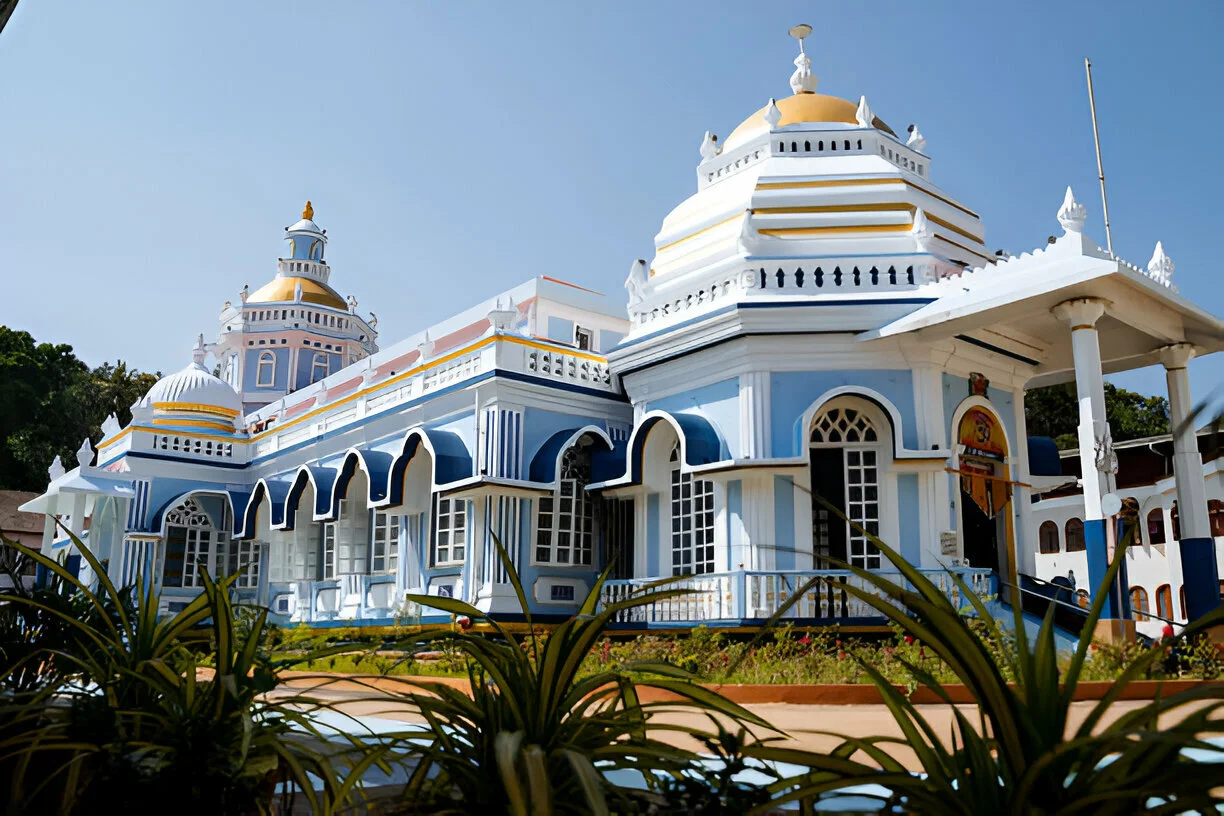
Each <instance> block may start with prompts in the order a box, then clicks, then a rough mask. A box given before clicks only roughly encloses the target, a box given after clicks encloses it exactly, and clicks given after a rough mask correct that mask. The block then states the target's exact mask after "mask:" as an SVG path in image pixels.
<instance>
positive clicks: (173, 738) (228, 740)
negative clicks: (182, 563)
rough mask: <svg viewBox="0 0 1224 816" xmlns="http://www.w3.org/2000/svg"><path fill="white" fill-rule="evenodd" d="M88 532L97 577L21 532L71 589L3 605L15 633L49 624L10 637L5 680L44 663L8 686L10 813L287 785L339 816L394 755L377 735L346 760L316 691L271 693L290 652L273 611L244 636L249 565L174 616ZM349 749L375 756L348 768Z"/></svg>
mask: <svg viewBox="0 0 1224 816" xmlns="http://www.w3.org/2000/svg"><path fill="white" fill-rule="evenodd" d="M70 535H71V534H70ZM73 541H74V543H75V545H76V546H77V549H78V550H79V551H80V553H81V555H82V558H84V559H85V560H86V562H87V563H88V564H89V566H90V567H91V568H92V570H93V574H94V576H95V581H96V586H95V587H91V586H87V585H86V584H85V583H83V582H81V581H80V580H79V579H78V578H77V576H75V575H73V574H71V573H69V572H68V571H67V570H66V569H65V568H64V566H63V565H61V564H60V563H58V562H57V561H55V560H54V559H51V558H48V557H47V556H45V555H43V554H41V553H38V552H37V551H33V550H30V549H28V548H25V547H23V546H22V545H20V544H16V543H14V542H5V544H6V545H7V546H11V547H14V548H16V549H17V550H18V551H20V552H21V553H22V554H23V556H25V557H27V558H32V559H34V560H36V561H37V562H38V563H39V564H40V565H41V566H43V567H45V568H46V569H47V570H48V571H49V572H50V573H51V574H52V575H53V576H55V580H56V581H57V582H58V584H59V585H60V586H61V588H62V590H63V591H62V592H61V593H60V596H64V597H59V596H57V597H56V598H50V597H47V596H46V595H45V594H39V593H20V592H17V593H10V594H7V595H5V596H4V597H3V600H4V603H2V604H0V616H3V617H4V618H5V619H6V620H7V623H6V624H5V625H4V626H3V627H0V630H3V631H4V632H5V633H6V635H5V636H6V638H7V637H10V636H11V635H12V633H14V632H17V633H20V630H21V628H22V627H23V626H26V625H27V624H29V623H30V622H39V625H42V626H45V627H46V631H45V632H44V633H43V635H42V636H40V639H38V640H37V641H35V642H33V643H32V644H31V643H30V642H29V638H26V640H25V641H23V642H21V643H20V646H21V648H20V649H18V650H12V649H5V648H0V654H2V655H3V661H2V662H0V680H3V679H7V678H10V677H12V676H13V675H14V674H15V673H17V672H22V673H25V674H29V673H30V672H31V671H33V672H35V673H39V674H40V681H39V682H29V680H28V678H26V680H25V683H24V685H23V686H22V687H21V688H20V689H14V690H11V691H9V692H8V693H7V694H4V695H3V696H0V779H2V780H3V786H2V789H3V790H4V791H5V792H6V801H5V802H4V803H3V807H5V808H6V809H7V811H8V812H14V813H24V812H49V813H65V814H89V813H113V812H122V811H124V810H129V809H130V810H132V811H133V812H138V811H143V810H150V809H155V810H160V809H165V808H167V807H173V809H174V810H175V812H177V813H220V812H224V813H259V812H267V811H269V809H270V808H271V807H272V802H273V794H274V793H275V790H276V788H277V786H278V785H280V786H282V787H283V788H285V789H286V790H294V791H296V795H300V796H302V797H303V798H304V799H305V801H306V802H307V804H309V806H310V807H311V808H312V809H313V812H316V813H325V812H328V811H329V810H330V808H331V807H332V805H333V804H334V803H336V802H340V801H342V800H343V799H344V798H345V797H346V796H348V795H349V794H350V793H351V792H352V790H353V787H354V786H355V785H356V780H357V778H358V777H359V776H360V773H361V772H363V771H364V770H365V769H366V768H368V767H369V765H371V764H373V763H374V762H377V761H378V760H379V756H380V754H379V751H378V750H377V746H365V745H362V746H360V747H361V748H362V751H361V752H360V756H358V757H357V758H356V759H355V760H352V761H350V760H349V758H344V757H341V758H337V757H336V756H335V755H334V754H335V751H334V749H332V748H331V747H330V746H329V744H328V743H327V742H326V739H325V735H323V734H321V733H320V732H319V731H318V730H317V729H316V726H315V725H314V723H313V722H312V719H311V713H312V712H313V711H314V710H317V709H318V708H319V707H320V704H319V703H318V702H316V701H315V700H313V699H310V698H305V697H298V696H296V695H292V694H288V695H279V696H276V697H275V698H270V697H269V696H268V692H270V691H272V690H273V689H274V688H275V687H276V685H277V683H278V681H277V678H276V672H277V670H278V669H279V668H281V665H280V664H279V663H278V662H274V661H272V660H270V659H269V658H268V657H267V656H265V655H264V654H262V653H261V651H260V648H259V646H260V643H261V641H262V639H263V637H264V627H265V623H266V616H267V610H261V611H258V612H256V614H255V616H254V619H253V621H252V622H251V623H250V624H249V625H247V626H244V627H243V633H242V634H241V635H239V633H238V632H237V623H236V614H235V607H234V604H233V603H232V601H231V599H230V584H231V583H232V581H233V580H234V578H233V576H231V577H229V578H226V579H222V580H219V581H215V580H213V578H212V577H211V576H209V575H208V574H207V572H206V571H204V572H202V576H203V582H204V586H203V589H202V591H201V593H200V594H199V595H198V596H197V597H196V598H194V599H193V600H191V601H190V602H189V603H188V604H187V605H186V607H185V608H184V609H183V610H182V611H180V612H178V613H176V614H174V615H170V616H163V617H159V616H158V597H157V596H156V595H155V594H154V593H152V592H148V591H146V590H145V587H144V585H143V582H141V583H139V584H138V585H137V587H136V588H135V590H136V591H135V593H134V596H135V597H134V600H133V599H132V598H131V597H129V593H128V591H127V590H120V589H118V588H116V587H115V586H114V585H113V583H112V582H111V581H110V579H109V578H108V577H107V576H106V572H105V569H104V568H103V567H102V565H101V564H99V563H98V562H97V560H96V559H95V558H94V556H93V555H92V554H91V553H90V552H89V549H88V548H87V547H86V546H84V545H83V544H82V543H81V542H80V541H79V540H77V539H76V538H75V536H73ZM64 598H67V600H64ZM5 645H6V646H7V645H8V644H7V643H6V644H5ZM314 656H315V657H317V656H318V655H317V654H316V655H314ZM204 665H206V666H207V669H203V668H202V666H204ZM346 762H347V763H349V764H353V765H357V766H359V767H356V768H354V769H353V772H352V773H348V774H347V775H346V774H345V772H344V767H343V766H344V764H345V763H346ZM316 781H318V782H321V783H322V786H323V795H322V796H320V795H318V793H316V791H315V786H316V785H315V783H316Z"/></svg>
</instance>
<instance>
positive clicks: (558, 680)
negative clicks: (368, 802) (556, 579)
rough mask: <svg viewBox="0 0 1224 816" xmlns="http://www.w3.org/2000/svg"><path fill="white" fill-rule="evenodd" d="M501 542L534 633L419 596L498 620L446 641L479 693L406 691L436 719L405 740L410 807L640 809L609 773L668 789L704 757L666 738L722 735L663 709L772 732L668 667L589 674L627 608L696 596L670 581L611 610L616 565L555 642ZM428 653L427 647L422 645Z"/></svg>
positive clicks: (406, 804) (444, 636)
mask: <svg viewBox="0 0 1224 816" xmlns="http://www.w3.org/2000/svg"><path fill="white" fill-rule="evenodd" d="M494 542H495V544H496V549H497V552H498V555H499V557H500V558H501V560H502V563H503V564H504V565H505V569H506V572H507V574H508V575H509V580H510V583H511V585H512V586H513V587H514V591H515V594H516V595H517V596H518V601H519V606H520V608H521V610H522V615H523V617H524V619H525V620H526V622H527V626H528V629H529V631H530V634H529V635H528V636H527V639H526V641H525V642H524V643H523V644H521V645H520V644H518V643H516V642H515V640H514V638H513V637H512V636H511V634H510V633H509V632H508V631H506V630H505V628H504V627H502V625H501V624H499V623H498V622H497V621H495V620H492V619H491V618H489V617H488V616H487V615H485V614H484V613H482V612H481V611H480V610H478V609H477V608H475V607H474V606H471V605H470V604H467V603H464V602H463V601H460V600H456V599H451V598H439V597H436V596H424V595H420V596H409V598H408V600H409V601H411V602H414V603H419V604H421V605H422V606H426V607H433V608H435V609H440V610H442V611H444V612H448V613H451V614H453V615H456V616H468V617H470V618H471V619H472V620H479V619H483V620H485V621H487V622H488V624H489V626H490V627H491V628H492V630H493V632H494V633H495V635H496V637H493V638H490V637H486V636H484V635H482V634H479V633H476V632H474V631H472V632H469V631H463V630H458V631H444V632H439V633H436V634H434V635H432V636H431V637H429V638H428V640H426V641H424V643H425V644H426V645H428V646H430V647H432V648H436V647H437V645H438V644H439V643H440V644H442V645H444V646H445V647H446V648H448V649H451V650H454V651H456V652H458V653H460V654H461V655H463V656H464V657H465V658H466V661H467V667H468V679H469V681H470V683H471V692H470V694H469V693H468V692H467V691H460V690H457V689H454V688H452V687H450V686H448V685H445V684H442V683H429V682H423V683H418V682H416V681H414V685H415V686H416V687H417V689H419V690H408V689H405V690H404V691H403V692H400V693H399V694H398V697H399V698H400V699H401V700H403V701H406V702H408V703H410V704H411V706H412V707H413V708H414V709H415V710H416V711H418V712H419V713H420V715H421V716H422V717H423V718H424V720H425V723H426V727H427V734H426V735H425V737H424V738H418V739H414V740H412V741H408V742H406V743H405V747H406V749H407V750H408V751H409V752H410V754H411V755H412V757H413V760H414V763H415V767H414V768H413V772H412V774H411V777H410V779H409V781H408V784H407V786H406V788H405V790H404V794H403V799H402V801H401V805H400V806H401V808H402V809H404V810H406V811H409V812H419V813H484V814H491V813H510V814H515V815H516V816H518V815H519V814H522V816H526V814H528V813H531V814H537V813H539V814H545V813H547V814H552V813H557V814H562V813H582V814H590V813H596V814H598V813H609V812H611V811H613V810H615V811H616V812H626V810H627V809H632V808H633V807H634V805H632V801H633V799H634V797H635V796H636V792H635V790H634V789H633V788H632V787H631V786H619V785H617V784H614V783H612V782H610V781H609V779H608V777H607V776H606V774H607V773H608V772H609V771H636V772H638V773H640V774H641V776H642V777H644V779H645V782H646V784H647V785H650V786H655V787H657V783H658V779H659V777H658V776H657V774H670V775H674V776H680V775H682V774H683V773H684V772H685V771H686V770H689V769H690V768H691V767H692V764H691V763H692V762H693V761H694V760H695V759H696V755H695V754H694V753H693V752H692V751H689V750H685V749H682V748H677V747H675V746H674V745H671V744H669V743H667V742H665V741H663V740H661V739H659V738H658V735H659V734H660V733H662V732H671V733H672V734H680V735H683V736H685V737H686V738H690V739H693V740H695V741H697V743H698V744H704V742H705V741H706V740H709V739H712V738H713V739H717V735H716V734H714V733H712V732H710V731H706V730H703V729H701V728H697V727H694V726H685V725H676V724H664V723H661V722H658V721H657V720H656V719H655V715H656V714H658V713H659V712H661V711H663V710H670V711H675V710H677V709H684V710H687V711H690V712H699V713H708V714H717V715H720V716H723V717H726V718H728V719H729V720H731V721H734V722H737V723H740V724H751V725H756V726H759V727H761V728H764V729H769V728H770V726H769V724H768V723H766V722H765V721H763V720H762V719H761V718H759V717H757V716H756V715H754V714H752V713H751V712H749V711H748V710H746V709H744V708H743V707H741V706H739V705H737V704H735V703H733V702H731V701H730V700H727V699H726V698H724V697H722V696H721V695H719V694H717V693H716V692H714V691H711V690H709V689H706V688H705V687H703V686H701V685H699V684H698V683H696V682H694V681H695V680H696V678H695V677H694V676H693V675H692V674H691V673H689V672H687V671H684V670H683V669H680V668H677V667H675V666H672V665H670V664H668V663H663V662H649V663H638V664H634V665H630V666H625V667H622V669H620V670H616V671H611V670H609V671H601V672H598V673H595V674H588V675H583V674H582V672H581V669H582V664H583V659H584V658H585V657H586V656H587V654H588V653H589V652H590V651H591V647H592V646H593V645H594V644H595V643H596V642H597V641H598V640H599V638H600V636H601V635H602V634H603V632H604V630H605V629H606V628H607V626H608V624H609V622H610V621H612V620H613V619H614V618H615V617H616V616H617V615H618V614H619V613H622V612H624V611H625V610H628V609H632V608H633V607H636V606H643V605H646V604H650V603H655V602H660V601H666V600H668V599H670V598H677V597H681V596H683V595H685V594H687V591H686V590H682V589H667V588H666V584H668V583H670V581H659V582H657V583H654V584H650V585H647V586H646V587H644V588H643V590H642V593H641V594H640V595H637V596H635V597H632V598H630V599H628V600H625V601H621V602H619V603H613V604H608V605H607V606H604V607H603V608H600V603H599V600H600V592H601V590H602V589H603V585H604V581H605V580H606V579H607V571H606V570H605V571H604V573H603V574H602V575H600V576H599V578H598V580H596V581H595V584H594V586H593V587H592V589H591V591H590V593H589V594H588V595H587V597H586V599H585V600H584V601H583V603H582V606H581V608H580V609H579V611H578V614H577V615H575V616H574V617H573V618H572V619H570V620H568V621H566V622H565V623H562V624H561V625H559V626H558V627H557V628H556V629H555V630H554V631H553V632H552V633H551V634H549V635H548V636H547V637H546V638H545V637H542V636H539V635H537V633H536V632H535V629H534V627H533V626H532V618H531V610H530V607H529V606H528V603H527V597H526V595H525V593H524V591H523V587H522V584H521V583H520V581H519V576H518V573H517V572H516V571H515V569H514V564H513V563H512V562H511V561H510V558H509V557H508V555H507V554H506V551H505V549H504V548H503V547H502V544H501V542H500V541H498V540H497V539H496V538H495V539H494ZM415 645H416V646H417V647H418V648H419V647H420V646H421V642H418V643H417V644H415ZM643 688H650V689H657V690H660V691H663V692H667V693H669V694H671V695H674V697H675V698H676V701H674V702H653V703H652V702H643V701H642V700H641V697H640V695H639V691H640V690H641V689H643Z"/></svg>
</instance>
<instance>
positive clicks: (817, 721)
mask: <svg viewBox="0 0 1224 816" xmlns="http://www.w3.org/2000/svg"><path fill="white" fill-rule="evenodd" d="M299 691H303V692H304V690H299ZM280 693H283V692H278V694H280ZM306 693H308V694H310V695H311V696H314V697H316V698H318V699H320V700H326V701H328V702H330V703H332V704H333V705H335V706H336V707H337V709H338V710H340V711H342V712H344V713H345V714H347V715H349V716H351V717H354V718H355V719H357V720H360V719H361V718H363V717H374V718H382V719H387V720H398V721H402V722H421V721H422V720H421V718H420V717H419V716H418V715H416V714H415V713H414V712H413V711H412V709H411V707H410V706H408V705H406V704H405V703H403V702H400V701H397V700H396V699H395V698H394V697H393V696H392V695H389V694H386V693H383V692H378V691H373V690H369V691H366V690H360V689H354V688H353V687H352V686H348V687H343V686H333V687H328V688H325V689H317V690H313V691H310V692H306ZM1095 705H1096V703H1094V702H1077V703H1072V704H1071V722H1070V724H1069V725H1070V727H1071V729H1075V728H1078V727H1079V726H1080V724H1081V723H1083V721H1084V719H1085V718H1086V717H1087V716H1088V714H1089V712H1091V711H1092V709H1093V707H1094V706H1095ZM1142 705H1144V703H1143V702H1140V701H1123V702H1118V703H1114V704H1113V705H1112V706H1111V707H1110V709H1109V713H1108V714H1107V715H1106V717H1105V721H1104V722H1103V723H1102V725H1105V724H1108V723H1109V722H1112V721H1113V720H1115V719H1117V718H1118V717H1120V716H1122V715H1123V714H1124V713H1126V712H1129V711H1134V710H1135V709H1136V708H1139V707H1140V706H1142ZM745 708H747V709H748V710H749V711H752V712H753V713H754V714H757V715H759V716H760V717H761V718H763V719H764V720H766V721H767V722H770V723H773V724H775V725H777V726H779V727H781V728H784V729H785V730H786V733H787V736H788V739H787V740H786V741H785V743H780V744H785V745H787V746H788V747H795V748H803V749H807V750H811V751H820V752H827V751H829V750H830V749H832V748H833V747H834V746H835V745H837V743H838V739H837V738H836V737H832V736H828V735H827V734H824V733H820V732H834V733H836V734H845V735H847V736H854V737H868V736H892V737H901V729H900V728H899V727H898V726H897V724H896V722H895V721H894V720H893V717H892V715H891V714H890V713H889V711H888V708H887V707H886V706H884V705H795V704H790V703H761V704H750V705H747V706H745ZM957 708H960V709H961V711H962V712H964V714H965V715H966V717H967V718H968V719H969V721H970V722H973V723H976V722H977V719H978V717H977V712H976V710H975V709H974V707H973V706H957ZM917 709H918V710H919V711H920V712H921V713H922V716H923V717H925V718H926V719H927V721H928V722H929V723H930V724H931V726H932V727H933V728H934V729H935V732H936V733H937V734H941V735H948V736H949V740H948V742H949V743H950V735H951V733H952V725H953V722H954V719H953V715H952V707H951V706H947V705H919V706H917ZM660 719H662V720H663V721H665V722H669V723H683V724H685V725H692V726H696V727H703V728H708V727H709V720H708V719H706V718H705V717H704V716H702V715H695V714H692V713H690V712H683V711H677V712H675V713H665V714H662V715H660ZM353 730H354V731H356V730H358V726H357V724H356V723H354V728H353ZM661 737H662V738H663V739H665V740H667V741H669V742H672V743H673V744H680V745H684V744H685V738H684V737H683V736H681V735H677V734H675V733H674V732H663V733H662V734H661ZM686 747H694V746H692V745H691V744H689V745H687V746H686ZM890 752H892V753H894V755H895V756H896V758H897V759H898V760H900V761H901V762H902V763H904V764H905V765H906V767H907V768H909V769H910V770H921V768H920V767H919V765H918V763H917V760H916V758H915V757H914V755H913V754H912V753H911V752H909V751H908V750H906V749H903V748H898V749H896V750H895V751H890Z"/></svg>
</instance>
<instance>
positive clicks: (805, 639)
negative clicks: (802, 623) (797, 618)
mask: <svg viewBox="0 0 1224 816" xmlns="http://www.w3.org/2000/svg"><path fill="white" fill-rule="evenodd" d="M799 642H800V643H802V644H803V645H804V646H806V645H808V644H809V643H811V642H812V639H811V638H810V637H808V636H807V635H806V634H805V635H804V636H803V637H801V638H799Z"/></svg>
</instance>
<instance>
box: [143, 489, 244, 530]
mask: <svg viewBox="0 0 1224 816" xmlns="http://www.w3.org/2000/svg"><path fill="white" fill-rule="evenodd" d="M193 493H208V494H211V495H215V494H217V493H225V494H226V495H227V496H229V503H230V518H231V519H232V520H233V526H234V529H233V534H234V535H238V533H239V532H241V530H242V523H241V522H242V514H241V513H239V512H238V508H239V507H241V508H243V509H244V510H245V508H246V506H247V503H248V502H249V501H250V498H251V494H250V493H249V492H247V491H245V490H210V489H207V488H202V489H200V490H192V491H189V492H187V493H185V494H183V495H180V496H175V497H174V498H172V499H170V500H168V501H167V502H166V503H165V504H163V505H162V506H161V507H159V508H157V510H155V511H154V512H153V515H152V516H151V517H150V518H149V524H148V526H147V527H146V528H145V529H147V530H154V531H156V530H161V525H162V519H163V518H164V517H165V515H166V513H167V512H168V511H169V510H170V508H172V507H177V506H178V505H179V504H180V503H182V502H183V501H184V500H185V499H186V498H187V497H188V496H190V495H192V494H193Z"/></svg>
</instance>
